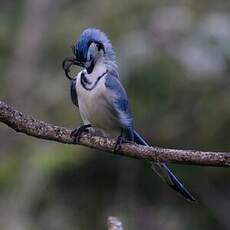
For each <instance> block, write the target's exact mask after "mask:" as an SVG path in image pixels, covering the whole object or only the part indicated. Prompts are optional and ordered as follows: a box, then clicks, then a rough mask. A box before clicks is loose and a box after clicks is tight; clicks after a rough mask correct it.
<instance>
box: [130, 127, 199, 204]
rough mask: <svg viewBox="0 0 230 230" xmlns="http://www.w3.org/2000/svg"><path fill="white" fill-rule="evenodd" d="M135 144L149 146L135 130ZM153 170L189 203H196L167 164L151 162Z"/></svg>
mask: <svg viewBox="0 0 230 230" xmlns="http://www.w3.org/2000/svg"><path fill="white" fill-rule="evenodd" d="M133 134H134V142H135V143H137V144H140V145H147V146H149V145H148V144H147V143H146V142H145V140H144V139H143V138H142V137H141V136H140V135H139V134H138V133H137V132H136V131H135V130H134V131H133ZM151 168H152V169H153V170H154V171H155V172H156V173H157V174H158V175H159V176H160V177H161V178H162V179H163V180H164V181H165V182H166V183H167V184H168V185H169V186H170V187H171V188H172V189H174V190H175V191H177V192H179V193H180V194H181V195H182V196H183V197H185V198H186V199H187V200H189V201H195V198H194V197H193V196H192V194H191V193H190V192H189V191H188V190H187V189H186V188H185V187H184V186H183V185H182V183H181V182H180V181H179V180H178V179H177V178H176V176H175V175H174V174H173V173H172V172H171V171H170V169H169V168H168V166H167V164H166V163H155V162H151Z"/></svg>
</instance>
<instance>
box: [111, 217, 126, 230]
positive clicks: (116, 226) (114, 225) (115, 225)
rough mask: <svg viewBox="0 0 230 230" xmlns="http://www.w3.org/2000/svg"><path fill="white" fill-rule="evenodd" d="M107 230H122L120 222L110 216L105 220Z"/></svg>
mask: <svg viewBox="0 0 230 230" xmlns="http://www.w3.org/2000/svg"><path fill="white" fill-rule="evenodd" d="M107 225H108V230H124V228H123V226H122V222H121V221H120V220H119V219H118V218H117V217H114V216H110V217H108V219H107Z"/></svg>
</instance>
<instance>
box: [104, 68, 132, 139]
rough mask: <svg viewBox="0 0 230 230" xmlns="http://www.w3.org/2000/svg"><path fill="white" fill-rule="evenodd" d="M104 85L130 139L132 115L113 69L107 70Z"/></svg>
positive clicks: (125, 95)
mask: <svg viewBox="0 0 230 230" xmlns="http://www.w3.org/2000/svg"><path fill="white" fill-rule="evenodd" d="M105 87H106V88H107V89H108V90H109V91H110V95H111V97H110V104H112V108H113V110H114V111H115V113H116V116H117V117H118V119H119V122H120V123H121V128H124V129H125V131H126V134H127V136H128V138H129V139H132V136H133V134H132V131H133V117H132V113H131V109H130V106H129V102H128V97H127V94H126V92H125V89H124V87H123V86H122V84H121V82H120V81H119V78H118V74H117V72H115V71H109V72H108V74H107V75H106V80H105Z"/></svg>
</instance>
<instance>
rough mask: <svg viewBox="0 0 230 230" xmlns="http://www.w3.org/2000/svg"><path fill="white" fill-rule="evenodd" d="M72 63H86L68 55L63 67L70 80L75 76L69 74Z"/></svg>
mask: <svg viewBox="0 0 230 230" xmlns="http://www.w3.org/2000/svg"><path fill="white" fill-rule="evenodd" d="M72 65H78V66H81V67H84V64H83V63H82V62H80V61H78V60H77V59H76V57H66V58H64V60H63V62H62V68H63V70H64V71H65V75H66V77H67V78H68V79H69V80H73V77H71V76H70V75H69V72H70V67H71V66H72Z"/></svg>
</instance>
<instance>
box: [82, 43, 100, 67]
mask: <svg viewBox="0 0 230 230" xmlns="http://www.w3.org/2000/svg"><path fill="white" fill-rule="evenodd" d="M103 55H104V51H103V50H102V49H100V50H99V46H98V44H97V43H95V42H92V43H91V44H90V46H89V49H88V53H87V62H86V63H85V64H86V67H89V66H90V65H91V63H92V61H94V62H95V61H96V60H98V59H99V58H100V57H101V56H103Z"/></svg>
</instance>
